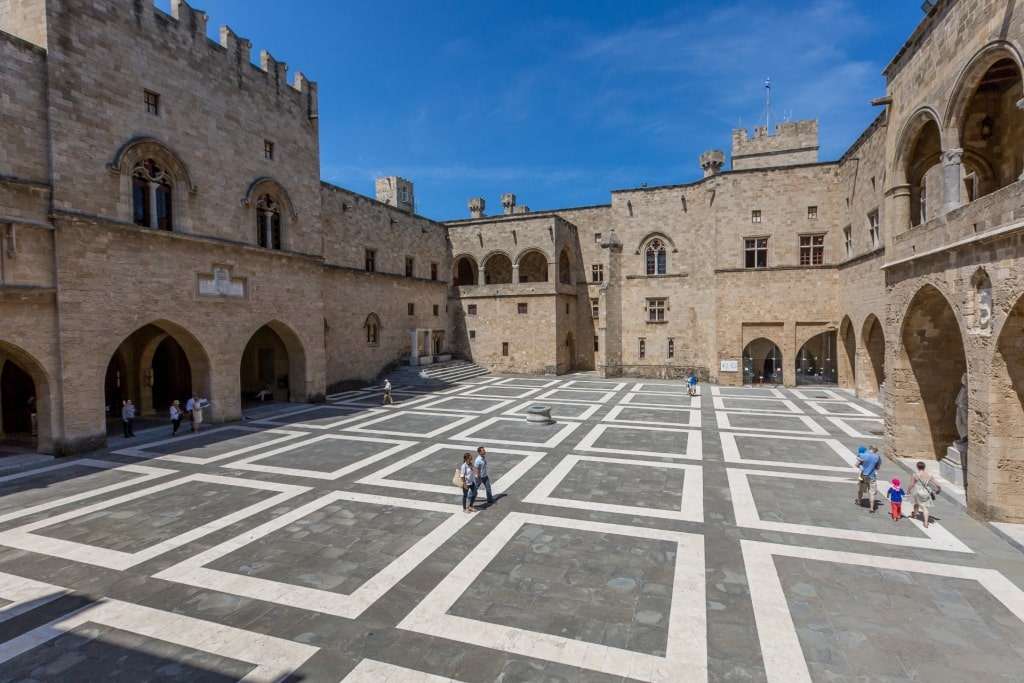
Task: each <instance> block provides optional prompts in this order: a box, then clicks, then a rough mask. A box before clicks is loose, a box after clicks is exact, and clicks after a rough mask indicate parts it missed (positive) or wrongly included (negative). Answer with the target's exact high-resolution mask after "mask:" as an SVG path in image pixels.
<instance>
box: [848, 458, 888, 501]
mask: <svg viewBox="0 0 1024 683" xmlns="http://www.w3.org/2000/svg"><path fill="white" fill-rule="evenodd" d="M881 464H882V458H881V457H880V456H879V455H878V448H876V447H875V446H871V447H870V448H867V449H865V448H864V447H863V446H861V447H860V449H859V450H858V452H857V468H858V469H859V470H860V474H859V475H858V476H857V499H856V500H855V501H853V502H854V504H855V505H857V506H858V507H863V504H862V503H861V499H862V498H863V497H864V493H865V492H868V493H870V494H871V495H870V497H869V499H868V502H869V503H870V505H869V510H870V511H871V512H874V511H875V496H876V495H878V481H877V478H878V468H879V466H880V465H881Z"/></svg>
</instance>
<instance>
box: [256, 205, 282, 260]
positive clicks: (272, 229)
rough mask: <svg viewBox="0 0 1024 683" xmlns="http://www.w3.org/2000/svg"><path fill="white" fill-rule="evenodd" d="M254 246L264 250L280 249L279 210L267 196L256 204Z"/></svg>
mask: <svg viewBox="0 0 1024 683" xmlns="http://www.w3.org/2000/svg"><path fill="white" fill-rule="evenodd" d="M256 244H258V245H259V246H261V247H264V248H266V249H280V248H281V208H280V207H279V206H278V204H277V202H275V201H274V199H273V198H272V197H271V196H270V195H269V194H265V195H262V196H261V197H260V198H259V201H257V202H256Z"/></svg>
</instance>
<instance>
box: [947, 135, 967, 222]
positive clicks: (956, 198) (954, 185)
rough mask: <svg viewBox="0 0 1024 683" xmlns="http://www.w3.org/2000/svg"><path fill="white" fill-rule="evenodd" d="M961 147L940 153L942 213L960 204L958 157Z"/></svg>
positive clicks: (961, 152)
mask: <svg viewBox="0 0 1024 683" xmlns="http://www.w3.org/2000/svg"><path fill="white" fill-rule="evenodd" d="M963 154H964V151H963V150H962V149H947V150H946V151H945V152H943V153H942V213H943V214H947V213H949V212H950V211H952V210H953V209H957V208H959V207H960V206H962V205H963V204H962V202H961V201H960V158H961V157H962V156H963Z"/></svg>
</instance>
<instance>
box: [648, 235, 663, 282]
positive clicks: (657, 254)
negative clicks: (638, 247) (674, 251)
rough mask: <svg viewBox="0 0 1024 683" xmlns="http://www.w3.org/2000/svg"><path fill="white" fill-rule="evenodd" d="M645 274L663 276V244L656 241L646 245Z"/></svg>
mask: <svg viewBox="0 0 1024 683" xmlns="http://www.w3.org/2000/svg"><path fill="white" fill-rule="evenodd" d="M647 274H648V275H664V274H665V244H664V243H663V242H662V241H661V240H658V239H655V240H651V242H650V244H648V245H647Z"/></svg>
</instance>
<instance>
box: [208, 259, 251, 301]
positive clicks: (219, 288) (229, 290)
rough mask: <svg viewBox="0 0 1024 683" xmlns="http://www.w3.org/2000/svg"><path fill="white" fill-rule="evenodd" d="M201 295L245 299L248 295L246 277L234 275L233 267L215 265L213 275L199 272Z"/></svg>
mask: <svg viewBox="0 0 1024 683" xmlns="http://www.w3.org/2000/svg"><path fill="white" fill-rule="evenodd" d="M197 279H198V280H199V295H200V296H214V297H225V298H229V299H244V298H245V297H246V281H245V278H239V277H232V275H231V269H230V268H224V267H222V266H214V268H213V273H212V275H211V274H209V273H199V274H198V278H197Z"/></svg>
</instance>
